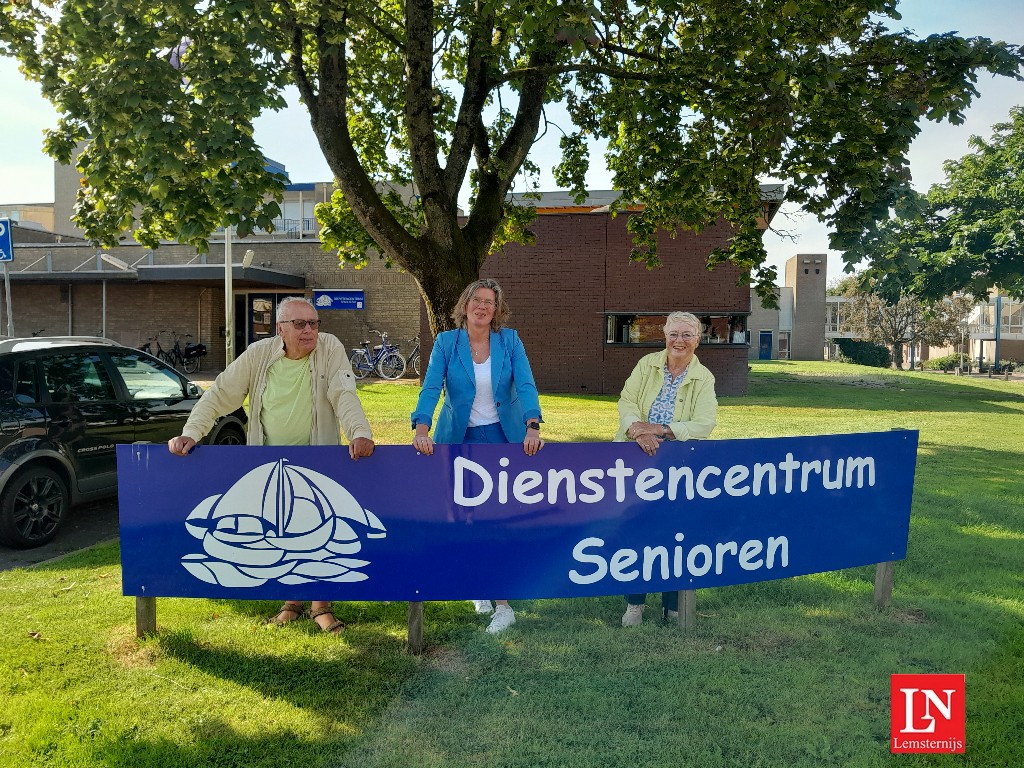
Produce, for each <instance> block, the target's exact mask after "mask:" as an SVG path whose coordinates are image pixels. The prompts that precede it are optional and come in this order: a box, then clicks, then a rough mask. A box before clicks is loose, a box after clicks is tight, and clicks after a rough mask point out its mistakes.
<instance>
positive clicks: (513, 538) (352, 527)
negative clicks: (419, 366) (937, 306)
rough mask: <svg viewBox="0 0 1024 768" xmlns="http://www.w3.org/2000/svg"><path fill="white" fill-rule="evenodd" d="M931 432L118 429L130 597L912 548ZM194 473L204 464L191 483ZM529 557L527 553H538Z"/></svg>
mask: <svg viewBox="0 0 1024 768" xmlns="http://www.w3.org/2000/svg"><path fill="white" fill-rule="evenodd" d="M916 451H917V433H916V432H911V431H893V432H880V433H868V434H851V435H824V436H817V437H788V438H763V439H752V440H692V441H687V442H676V441H669V442H666V443H665V444H664V445H662V447H661V448H660V449H659V450H658V453H657V456H656V457H648V456H646V455H645V454H643V453H642V452H641V451H638V450H637V449H636V446H635V445H633V444H632V443H563V444H555V443H552V444H548V445H547V446H546V447H545V448H544V450H543V451H541V452H540V453H539V454H537V455H536V456H524V455H523V451H522V447H521V446H518V445H438V446H436V447H435V451H434V455H432V456H423V455H420V454H417V453H416V451H415V449H413V448H412V446H399V445H380V446H377V449H376V450H375V451H374V453H373V456H372V457H370V458H368V459H360V460H359V461H358V462H353V461H351V460H350V459H349V458H348V453H347V450H346V449H345V448H344V447H341V446H332V447H327V446H321V447H316V446H314V447H294V446H292V447H264V446H245V447H241V446H236V447H225V446H205V445H204V446H199V447H198V448H197V449H196V451H195V452H194V454H192V455H190V456H188V457H185V458H181V457H177V456H172V455H171V454H170V453H168V451H167V448H166V447H165V446H162V445H142V444H136V445H119V446H118V447H117V458H118V462H117V479H118V488H119V505H120V516H121V562H122V565H123V579H124V581H123V589H124V594H126V595H136V596H145V597H162V596H177V597H211V598H243V599H285V598H287V599H296V600H298V599H305V600H309V599H317V600H418V601H422V600H458V599H469V598H470V597H472V595H473V594H495V595H503V596H507V597H508V598H513V599H520V598H550V597H594V596H598V595H612V594H626V593H630V592H654V591H665V590H691V589H698V588H704V587H719V586H726V585H730V584H747V583H752V582H757V581H766V580H769V579H781V578H788V577H791V576H800V575H804V574H809V573H820V572H822V571H831V570H838V569H841V568H851V567H854V566H860V565H870V564H872V563H880V562H887V561H892V560H900V559H902V558H903V557H905V556H906V551H907V534H908V532H909V527H910V503H911V497H912V491H913V484H914V466H915V456H916ZM182 473H185V474H187V475H188V477H189V482H188V483H182V482H181V477H182ZM524 563H526V564H528V565H526V566H524V565H523V564H524Z"/></svg>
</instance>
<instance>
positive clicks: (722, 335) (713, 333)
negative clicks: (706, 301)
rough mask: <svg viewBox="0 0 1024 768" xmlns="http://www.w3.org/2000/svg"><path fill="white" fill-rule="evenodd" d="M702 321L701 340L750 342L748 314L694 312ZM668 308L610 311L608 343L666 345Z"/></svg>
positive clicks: (717, 343) (713, 342) (606, 338)
mask: <svg viewBox="0 0 1024 768" xmlns="http://www.w3.org/2000/svg"><path fill="white" fill-rule="evenodd" d="M693 314H695V315H696V316H697V317H698V318H700V322H701V338H700V343H701V344H710V345H718V346H721V345H726V344H734V345H742V346H746V345H747V344H748V343H749V339H748V337H747V315H746V314H741V313H732V314H720V313H708V312H694V313H693ZM667 318H668V313H667V312H633V313H627V312H609V313H606V314H605V336H604V343H605V344H606V345H609V346H625V345H629V346H641V347H663V346H664V345H665V331H664V328H665V320H666V319H667Z"/></svg>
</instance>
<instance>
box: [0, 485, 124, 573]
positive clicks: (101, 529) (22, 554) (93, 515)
mask: <svg viewBox="0 0 1024 768" xmlns="http://www.w3.org/2000/svg"><path fill="white" fill-rule="evenodd" d="M117 536H118V519H117V499H116V498H113V499H101V500H99V501H93V502H90V503H88V504H83V505H81V506H78V507H73V508H72V510H71V512H70V513H68V519H67V520H65V521H64V527H63V528H61V530H60V533H58V534H57V538H55V539H54V540H53V541H51V542H50V543H49V544H47V545H45V546H42V547H36V548H35V549H10V548H8V547H4V546H0V571H7V570H10V569H11V568H25V567H28V566H31V565H35V564H36V563H42V562H44V561H46V560H52V559H53V558H55V557H62V556H63V555H66V554H68V553H70V552H77V551H78V550H80V549H85V548H86V547H91V546H92V545H93V544H97V543H99V542H101V541H109V540H111V539H116V538H117Z"/></svg>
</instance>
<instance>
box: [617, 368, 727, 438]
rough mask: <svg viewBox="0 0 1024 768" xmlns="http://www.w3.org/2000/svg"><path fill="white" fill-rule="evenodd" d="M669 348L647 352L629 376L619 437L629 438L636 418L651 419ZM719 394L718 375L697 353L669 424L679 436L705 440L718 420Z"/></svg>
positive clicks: (677, 397) (662, 380) (663, 378)
mask: <svg viewBox="0 0 1024 768" xmlns="http://www.w3.org/2000/svg"><path fill="white" fill-rule="evenodd" d="M667 357H668V350H662V351H661V352H654V353H652V354H650V355H644V356H643V357H641V358H640V362H638V363H637V364H636V367H635V368H634V369H633V372H632V373H631V374H629V378H628V379H626V384H625V386H624V387H623V388H622V394H621V395H620V396H619V431H618V432H616V433H615V441H616V442H623V441H625V440H628V439H629V438H627V437H626V430H627V429H629V427H630V425H631V424H632V423H633V422H634V421H647V414H648V413H650V410H651V405H652V404H653V403H654V400H655V398H657V397H658V393H659V392H661V387H662V385H663V384H664V383H665V359H666V358H667ZM717 412H718V398H717V397H715V377H714V375H713V374H712V373H711V371H709V370H708V369H707V368H705V367H704V366H703V365H701V363H700V360H698V359H697V357H696V356H694V358H693V360H691V361H690V368H689V372H688V373H687V374H686V379H685V380H684V381H683V383H682V384H680V385H679V390H678V391H677V392H676V407H675V412H674V413H673V415H672V423H671V424H669V425H668V427H669V429H671V430H672V434H674V435H675V437H676V440H702V439H704V438H706V437H707V436H708V435H710V434H711V430H713V429H714V428H715V424H716V423H717V417H716V414H717Z"/></svg>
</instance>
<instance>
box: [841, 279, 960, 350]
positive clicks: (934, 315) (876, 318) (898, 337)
mask: <svg viewBox="0 0 1024 768" xmlns="http://www.w3.org/2000/svg"><path fill="white" fill-rule="evenodd" d="M874 287H875V286H874V281H873V280H871V279H870V278H868V277H866V276H859V275H851V276H849V277H847V278H844V279H843V280H841V281H840V282H839V283H838V284H836V285H835V286H832V287H830V288H829V291H828V292H829V295H832V296H844V297H845V298H846V301H845V302H844V303H843V306H842V308H841V309H840V324H839V329H840V331H842V332H844V333H852V334H855V335H856V336H857V337H858V338H861V339H864V340H865V341H873V342H876V343H878V344H884V345H885V346H886V347H888V348H889V349H890V351H891V353H892V364H893V366H894V367H896V368H901V367H902V366H903V347H904V345H916V344H921V345H923V346H926V347H928V346H946V345H950V344H954V343H956V342H959V341H960V339H961V331H962V330H963V329H964V328H965V327H966V324H967V318H968V316H969V315H970V313H971V312H972V311H973V309H974V306H975V303H974V301H973V300H972V299H971V298H970V297H968V296H964V295H959V296H948V297H943V298H941V299H937V300H933V301H925V300H922V299H920V298H919V297H917V296H914V295H911V294H909V293H907V292H903V293H900V294H899V295H897V296H895V297H891V296H890V297H887V296H884V295H882V294H880V293H877V292H874V291H873V289H874Z"/></svg>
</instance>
